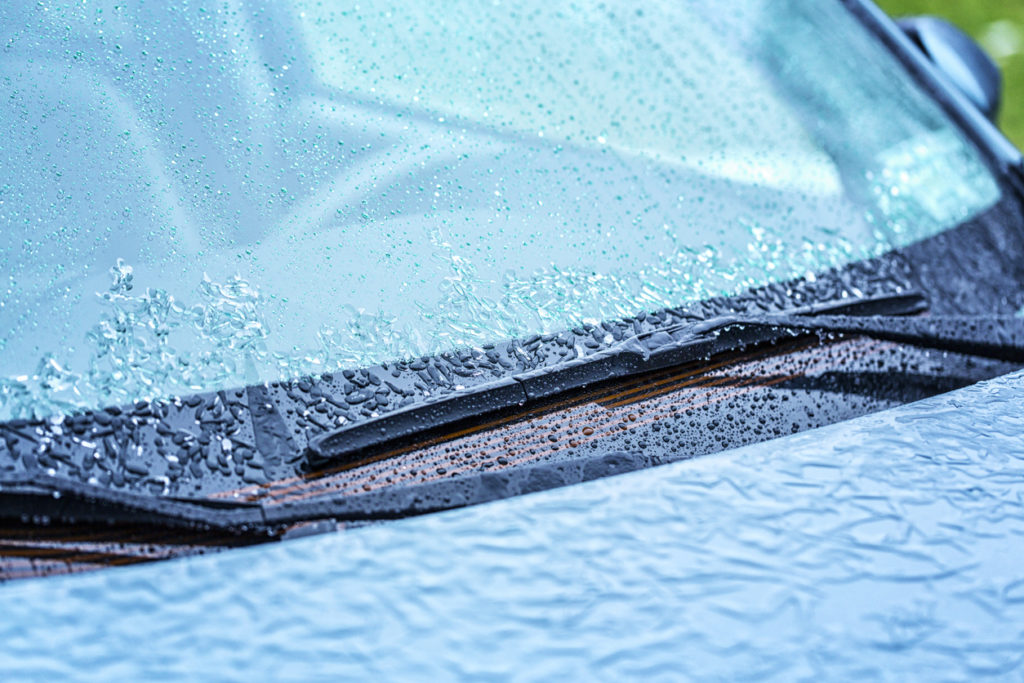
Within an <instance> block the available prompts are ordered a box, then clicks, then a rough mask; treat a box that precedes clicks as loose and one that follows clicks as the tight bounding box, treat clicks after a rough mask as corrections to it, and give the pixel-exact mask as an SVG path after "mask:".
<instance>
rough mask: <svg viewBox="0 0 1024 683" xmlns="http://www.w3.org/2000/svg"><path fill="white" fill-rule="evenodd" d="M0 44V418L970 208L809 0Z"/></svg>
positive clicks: (834, 24)
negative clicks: (0, 273)
mask: <svg viewBox="0 0 1024 683" xmlns="http://www.w3.org/2000/svg"><path fill="white" fill-rule="evenodd" d="M0 19H2V21H0V34H2V44H3V46H4V51H3V55H2V57H0V79H2V82H3V84H4V92H5V93H6V95H7V96H6V97H4V98H3V99H2V101H0V121H2V122H3V131H4V136H3V138H2V139H0V159H2V165H0V221H2V225H3V227H4V229H3V231H2V234H0V260H2V262H3V270H4V274H5V275H6V278H5V280H6V281H5V282H3V283H2V284H3V287H4V293H3V296H2V299H0V377H2V378H3V379H2V380H0V381H2V385H0V401H2V407H0V418H10V417H18V416H31V415H36V416H40V415H46V414H50V413H53V412H57V411H65V410H72V409H76V408H83V407H96V406H99V405H104V404H110V403H120V402H125V401H131V400H135V399H140V398H156V397H164V396H170V395H174V394H181V393H191V392H194V391H199V390H205V389H217V388H222V387H226V386H237V385H240V384H245V383H253V382H260V381H269V380H274V379H278V378H281V377H294V376H299V375H304V374H311V373H312V374H315V373H321V372H326V371H331V370H337V369H339V368H348V367H355V366H361V365H368V364H371V363H375V362H380V361H382V360H387V359H391V358H404V357H410V356H414V355H422V354H427V353H438V352H443V351H446V350H450V349H453V348H459V347H467V346H480V345H485V344H487V343H490V342H496V341H500V340H502V339H507V338H511V337H517V336H525V335H533V334H541V333H545V332H552V331H556V330H560V329H565V328H567V327H571V326H574V325H578V324H580V323H581V322H587V321H598V320H606V319H613V318H621V317H624V316H628V315H633V314H636V313H638V312H640V311H651V310H656V309H659V308H663V307H667V306H677V305H680V304H683V303H686V302H692V301H696V300H701V299H705V298H707V297H709V296H713V295H720V294H731V293H736V292H739V291H742V290H745V289H749V288H750V287H753V286H757V285H761V284H765V283H768V282H772V281H780V280H785V279H789V278H794V277H813V276H814V275H813V274H814V273H815V272H821V271H822V270H824V269H827V268H829V267H833V266H840V265H843V264H846V263H849V262H851V261H853V260H857V259H861V258H864V257H869V256H872V255H877V254H879V253H882V252H885V251H887V250H889V249H891V248H893V247H897V246H902V245H905V244H908V243H910V242H913V241H915V240H917V239H920V238H923V237H927V236H929V235H931V234H934V233H936V232H938V231H941V230H943V229H945V228H948V227H951V226H953V225H955V224H957V223H959V222H962V221H963V220H965V219H966V218H968V217H970V216H972V215H974V214H976V213H978V212H979V211H981V210H983V209H984V208H986V207H988V206H990V205H992V204H993V203H994V202H995V201H996V200H997V199H998V197H999V190H998V187H997V185H996V183H995V181H994V179H993V178H992V176H991V175H990V173H989V172H988V171H987V170H986V168H985V166H984V165H983V164H982V162H981V161H980V159H979V156H978V154H977V152H976V151H975V150H974V149H973V148H972V147H971V146H970V145H969V144H968V143H967V142H966V141H965V139H964V138H963V136H962V134H961V133H960V132H959V131H958V130H957V129H955V128H954V126H953V125H952V124H951V123H950V121H949V120H948V119H947V118H946V117H945V115H944V114H943V113H942V112H941V111H940V110H939V109H938V107H937V106H936V105H935V104H934V103H933V102H932V101H931V100H930V99H929V98H928V96H927V95H925V94H924V93H923V92H921V91H920V90H919V89H918V88H917V87H916V86H915V85H914V84H913V83H912V82H911V80H910V78H909V77H908V75H907V74H906V73H905V72H904V71H903V70H902V68H901V67H900V66H899V65H898V64H897V62H896V61H895V59H894V58H893V57H892V56H891V55H889V54H888V53H887V52H885V50H884V48H883V47H882V46H881V45H880V44H878V43H877V41H875V40H874V39H873V38H872V37H871V36H870V35H869V34H868V33H867V32H866V30H865V29H864V28H863V27H861V26H860V25H859V24H858V22H857V21H856V20H855V19H854V18H853V17H852V15H850V14H849V13H848V12H847V10H846V9H845V8H844V7H843V6H842V5H841V4H840V3H838V2H822V1H821V0H790V1H788V2H767V1H765V2H753V1H751V0H736V1H730V2H716V3H705V2H652V3H644V5H643V7H642V8H640V7H639V6H637V5H635V4H634V3H626V2H621V3H620V2H560V1H557V0H556V1H551V0H546V1H544V2H537V1H535V0H521V1H520V2H515V3H511V2H508V3H502V2H499V1H497V0H495V1H494V2H490V3H481V2H475V1H473V2H470V1H466V2H463V1H461V0H451V1H449V2H444V3H385V2H363V3H358V4H355V3H347V2H339V3H322V2H317V1H314V0H287V1H286V0H273V1H270V0H266V1H264V2H259V1H255V0H253V1H243V0H239V1H238V2H234V1H232V2H222V1H217V2H206V1H204V0H199V1H196V2H173V3H146V4H145V5H143V4H131V3H127V4H125V3H115V2H113V1H105V0H91V1H90V2H82V3H76V4H74V5H62V6H58V5H57V3H50V2H45V1H44V2H35V1H33V2H27V1H26V2H20V1H15V2H6V3H4V4H3V7H2V8H0Z"/></svg>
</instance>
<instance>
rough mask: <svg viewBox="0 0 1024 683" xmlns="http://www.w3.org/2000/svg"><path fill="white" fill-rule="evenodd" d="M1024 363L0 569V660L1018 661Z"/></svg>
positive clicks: (923, 674)
mask: <svg viewBox="0 0 1024 683" xmlns="http://www.w3.org/2000/svg"><path fill="white" fill-rule="evenodd" d="M1022 402H1024V374H1022V373H1016V374H1014V375H1011V376H1007V377H1004V378H1000V379H997V380H994V381H991V382H987V383H982V384H979V385H975V386H972V387H969V388H967V389H963V390H960V391H957V392H953V393H950V394H946V395H944V396H938V397H934V398H931V399H927V400H925V401H922V402H919V403H915V404H911V405H907V406H903V407H901V408H898V409H895V410H892V411H887V412H883V413H876V414H874V415H871V416H867V417H864V418H861V419H858V420H853V421H850V422H846V423H842V424H838V425H833V426H831V427H826V428H824V429H819V430H814V431H811V432H804V433H802V434H797V435H794V436H792V437H787V438H783V439H779V440H776V441H771V442H768V443H763V444H759V445H756V446H752V447H748V448H744V449H742V450H739V451H733V452H731V453H725V454H721V455H715V456H708V457H706V458H701V459H698V460H692V461H688V462H681V463H677V464H674V465H667V466H664V467H657V468H653V469H649V470H643V471H640V472H635V473H633V474H627V475H621V476H617V477H610V478H607V479H601V480H598V481H594V482H590V483H587V484H581V485H579V486H572V487H567V488H561V489H556V490H552V491H547V492H544V493H537V494H531V495H526V496H520V497H517V498H511V499H508V500H503V501H499V502H496V503H491V504H487V505H481V506H477V507H472V508H465V509H461V510H453V511H451V512H446V513H441V514H436V515H430V516H428V517H422V518H419V519H410V520H405V521H401V522H396V523H393V524H388V525H385V526H380V527H376V528H372V527H371V528H363V529H357V530H352V531H349V532H343V533H340V534H330V535H324V536H317V537H312V538H306V539H298V540H295V541H286V542H284V543H281V544H279V545H267V546H260V547H257V548H253V549H246V550H237V551H232V552H228V553H224V554H222V555H217V556H211V557H199V558H190V559H187V560H181V561H178V560H175V561H170V562H162V563H158V564H152V565H147V566H139V567H131V568H124V569H111V570H104V571H102V572H97V573H94V574H87V575H81V576H68V577H60V578H54V579H39V580H28V581H23V582H13V583H10V584H7V585H4V586H0V614H2V615H3V618H2V619H0V641H2V642H3V643H4V646H3V647H2V648H0V670H2V671H4V672H5V675H6V677H9V678H11V677H13V678H18V679H20V678H24V679H29V680H45V679H53V678H60V677H73V678H93V679H96V680H110V679H132V680H137V679H146V680H149V679H152V678H167V677H171V678H183V677H184V678H189V677H194V676H195V675H196V674H197V672H198V673H199V675H201V676H202V677H204V678H212V679H218V680H221V679H224V680H251V679H252V678H253V676H254V675H255V676H256V677H258V678H274V679H279V678H292V679H310V678H314V679H316V678H328V679H338V678H346V679H349V678H350V679H355V680H366V679H375V680H376V679H385V680H396V679H401V680H407V679H416V680H420V679H422V680H439V679H445V680H448V679H465V678H467V677H477V678H488V679H495V680H506V679H509V678H515V679H524V680H538V679H542V680H551V679H558V680H566V679H571V680H609V681H621V680H624V679H629V680H634V679H643V680H679V679H695V680H708V679H714V680H750V679H756V680H763V679H772V680H783V681H791V680H837V681H850V680H893V681H907V680H927V681H934V680H954V681H977V680H989V679H993V680H1019V679H1020V676H1021V672H1022V670H1024V665H1022V659H1021V646H1020V643H1021V641H1022V639H1024V566H1022V564H1021V561H1020V546H1021V538H1022V537H1024V505H1022V501H1024V441H1022V440H1021V438H1020V435H1021V432H1022V431H1024V416H1022V414H1021V410H1020V406H1021V403H1022Z"/></svg>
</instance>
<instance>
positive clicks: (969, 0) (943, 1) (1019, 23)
mask: <svg viewBox="0 0 1024 683" xmlns="http://www.w3.org/2000/svg"><path fill="white" fill-rule="evenodd" d="M875 2H876V3H877V4H878V6H879V7H881V8H882V9H883V10H885V11H886V12H888V13H889V14H890V15H891V16H893V17H901V16H907V15H915V14H916V15H921V14H930V15H933V16H937V17H943V18H944V19H947V20H949V21H951V22H953V23H954V24H956V25H957V26H959V27H960V28H961V29H963V30H964V31H966V32H967V33H969V34H971V35H972V36H973V37H974V39H975V40H977V41H978V42H979V43H981V46H982V47H983V48H985V51H986V52H988V54H989V55H990V56H991V57H992V58H993V59H995V60H996V62H997V63H998V64H999V66H1000V67H1001V68H1002V70H1003V105H1002V109H1001V111H1000V115H999V125H1000V127H1001V128H1002V129H1003V131H1004V132H1005V133H1006V135H1007V137H1009V138H1010V139H1011V140H1013V142H1014V144H1016V145H1017V147H1018V148H1020V149H1024V1H1022V0H875Z"/></svg>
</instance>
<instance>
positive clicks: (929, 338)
mask: <svg viewBox="0 0 1024 683" xmlns="http://www.w3.org/2000/svg"><path fill="white" fill-rule="evenodd" d="M926 309H927V302H926V300H925V298H924V297H923V296H921V295H920V294H916V293H911V294H906V295H898V296H889V297H883V298H874V299H854V300H842V301H838V302H827V303H824V304H818V305H814V306H808V307H804V308H800V309H793V310H788V311H782V312H779V313H764V314H735V315H727V316H721V317H716V318H711V319H708V320H702V321H699V322H693V323H680V324H677V325H674V326H671V327H668V328H664V329H662V330H659V331H656V332H651V333H646V334H642V335H638V336H635V337H631V338H629V339H626V340H624V341H622V342H619V343H618V344H615V345H614V346H612V347H610V348H608V349H607V350H605V351H602V352H600V353H597V354H594V355H592V356H587V357H584V358H581V359H578V360H576V361H570V362H568V363H566V364H563V365H559V366H557V367H554V368H543V369H540V370H536V371H532V372H527V373H523V374H519V375H515V376H513V377H510V378H508V379H505V380H502V381H500V382H497V383H494V384H488V385H482V386H478V387H474V388H473V389H471V390H468V391H465V392H462V393H456V394H450V395H447V396H445V397H443V398H440V399H438V400H436V401H433V402H429V403H425V404H420V405H417V406H412V407H410V408H408V409H405V410H401V411H397V412H394V413H389V414H387V415H383V416H381V417H378V418H375V419H372V420H369V421H367V422H363V423H360V424H357V425H353V426H349V427H342V428H340V429H336V430H334V431H331V432H328V433H326V434H321V435H320V436H318V437H316V438H314V439H312V440H311V442H310V445H309V450H310V454H311V460H312V461H313V462H314V463H326V462H331V463H336V464H346V463H350V462H357V461H359V460H360V459H361V458H363V457H365V451H366V450H367V449H370V448H379V447H381V446H383V445H386V444H388V443H390V442H394V441H404V440H409V439H411V438H414V437H417V436H420V435H422V434H425V433H427V432H434V431H443V430H445V429H448V428H451V427H452V426H454V425H455V424H457V423H460V422H463V421H466V420H470V419H475V418H479V417H480V416H482V415H484V414H487V413H492V412H496V411H501V410H510V409H517V408H519V409H521V408H523V407H524V406H527V405H529V404H531V403H535V402H537V401H541V400H546V399H550V398H553V397H555V396H557V395H559V394H566V393H570V392H574V391H578V390H579V389H582V388H583V387H585V386H587V385H590V384H593V383H595V382H602V381H606V380H612V379H623V378H626V377H630V376H633V375H638V374H643V373H648V372H651V371H654V370H660V369H663V368H666V367H671V366H675V365H681V364H684V363H689V362H693V361H697V360H700V359H702V358H703V359H706V358H710V357H711V356H712V355H715V354H719V353H724V352H730V351H739V350H742V349H743V348H745V347H748V346H753V345H757V344H763V343H766V342H771V341H776V340H779V339H782V338H786V337H790V336H792V335H793V334H794V333H796V334H800V333H803V334H806V333H808V332H816V333H818V334H820V335H825V334H827V335H832V334H837V335H838V334H844V335H845V334H851V335H863V336H868V337H872V338H874V339H878V340H885V341H893V342H899V343H903V344H911V345H914V346H921V347H925V348H931V349H937V350H942V351H949V352H953V353H960V354H965V355H973V356H981V357H985V358H991V359H996V360H1004V361H1011V362H1024V319H1021V318H1017V317H1013V316H930V317H908V316H909V315H910V314H914V313H921V312H923V311H925V310H926Z"/></svg>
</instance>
